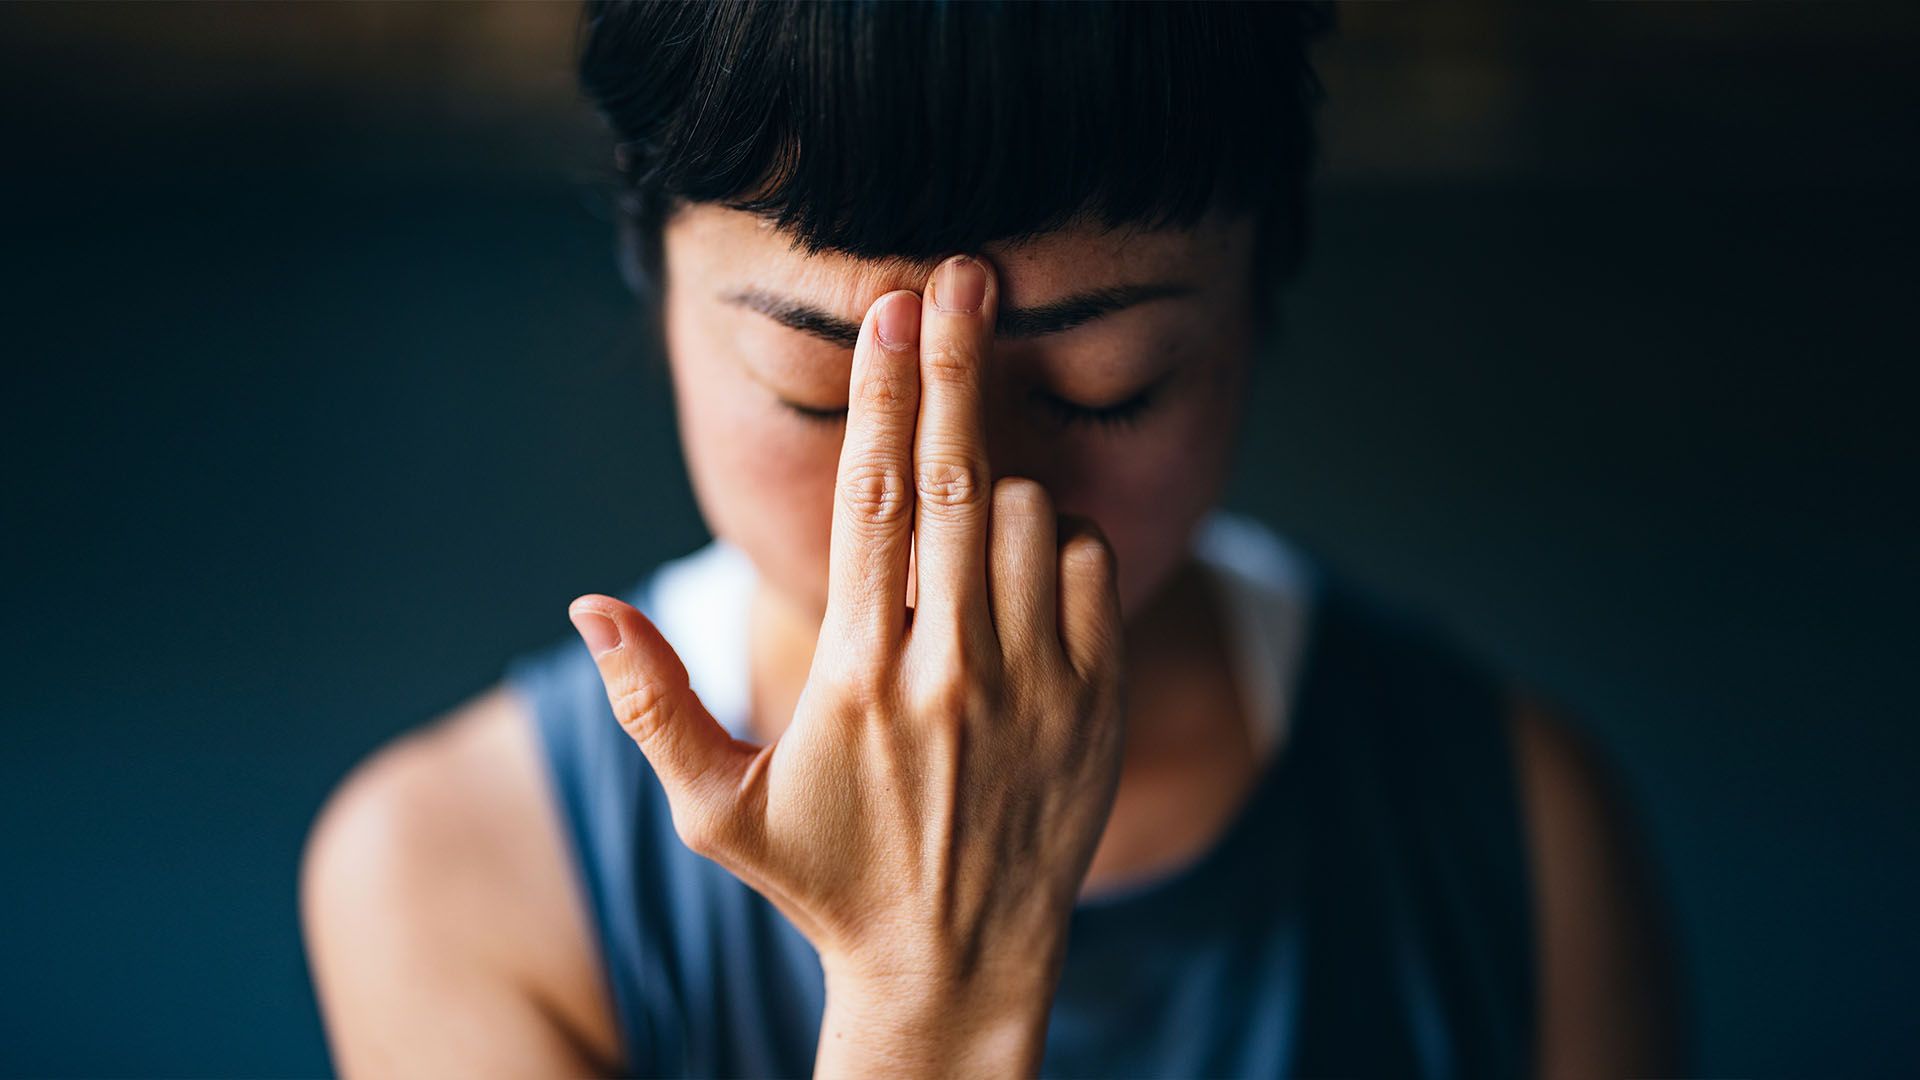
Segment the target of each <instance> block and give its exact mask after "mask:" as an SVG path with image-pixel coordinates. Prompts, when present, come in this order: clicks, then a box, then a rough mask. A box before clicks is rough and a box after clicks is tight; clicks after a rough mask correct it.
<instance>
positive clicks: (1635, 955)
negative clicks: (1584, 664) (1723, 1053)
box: [1513, 697, 1686, 1080]
mask: <svg viewBox="0 0 1920 1080" xmlns="http://www.w3.org/2000/svg"><path fill="white" fill-rule="evenodd" d="M1513 734H1514V740H1515V747H1516V750H1517V753H1518V761H1519V766H1520V773H1521V778H1522V784H1521V787H1522V797H1523V803H1524V805H1525V807H1526V818H1527V825H1528V836H1529V847H1530V854H1531V857H1532V860H1533V866H1534V887H1535V914H1536V921H1537V925H1538V927H1539V944H1540V953H1539V964H1538V969H1537V970H1538V973H1539V977H1540V985H1539V994H1540V997H1539V1002H1540V1057H1539V1060H1538V1073H1539V1075H1541V1076H1543V1077H1547V1078H1550V1080H1562V1078H1576V1077H1595V1078H1603V1077H1604V1078H1609V1080H1615V1078H1620V1077H1647V1076H1673V1075H1677V1074H1678V1073H1679V1072H1681V1071H1682V1070H1684V1068H1685V1065H1686V1062H1685V1061H1684V1060H1683V1055H1684V1034H1683V1032H1684V1022H1683V1020H1682V1017H1681V1008H1682V1002H1681V1001H1680V994H1679V986H1678V979H1677V975H1676V967H1677V966H1676V964H1675V962H1674V956H1673V947H1674V946H1673V943H1672V941H1671V940H1670V938H1669V936H1668V933H1667V930H1666V928H1665V925H1664V919H1663V912H1662V908H1661V900H1660V898H1659V895H1658V893H1657V891H1656V890H1655V889H1654V887H1653V880H1652V879H1653V875H1652V872H1651V869H1652V868H1651V865H1650V863H1649V862H1648V860H1649V858H1650V853H1649V852H1648V851H1647V850H1646V848H1645V845H1644V842H1643V841H1642V840H1641V838H1640V837H1639V836H1638V835H1637V834H1636V832H1635V829H1634V827H1633V824H1632V818H1631V814H1630V811H1629V808H1628V807H1627V805H1626V803H1625V801H1624V800H1623V799H1622V798H1621V796H1620V794H1619V793H1618V791H1617V790H1616V781H1614V779H1613V778H1612V777H1611V775H1610V774H1609V773H1608V771H1607V770H1606V768H1605V766H1604V761H1603V759H1602V758H1601V757H1600V755H1598V754H1597V753H1596V752H1595V751H1594V750H1593V749H1592V748H1591V747H1589V746H1587V745H1586V744H1585V743H1583V742H1582V741H1581V739H1580V738H1579V737H1578V736H1577V735H1576V734H1575V732H1574V731H1573V729H1572V728H1571V727H1570V726H1569V725H1568V724H1567V723H1566V722H1565V721H1564V720H1563V719H1562V718H1560V717H1558V716H1556V715H1555V714H1554V713H1553V711H1551V710H1550V709H1549V708H1548V707H1547V706H1546V705H1544V704H1543V703H1541V702H1540V701H1538V700H1536V699H1532V698H1526V697H1522V698H1520V699H1518V700H1517V701H1516V707H1515V709H1514V713H1513Z"/></svg>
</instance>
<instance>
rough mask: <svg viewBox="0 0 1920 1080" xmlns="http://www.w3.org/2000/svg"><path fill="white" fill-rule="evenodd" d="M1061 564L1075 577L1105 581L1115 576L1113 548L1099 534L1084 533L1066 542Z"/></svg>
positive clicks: (1061, 555) (1062, 551)
mask: <svg viewBox="0 0 1920 1080" xmlns="http://www.w3.org/2000/svg"><path fill="white" fill-rule="evenodd" d="M1060 562H1061V565H1062V566H1063V567H1065V568H1066V569H1067V570H1068V571H1069V572H1071V573H1073V574H1075V575H1079V576H1084V577H1087V578H1091V579H1093V580H1095V581H1105V580H1107V578H1109V577H1110V576H1112V574H1113V568H1114V556H1113V548H1112V546H1111V545H1109V544H1108V543H1107V540H1106V538H1105V537H1104V536H1102V535H1100V534H1099V533H1096V532H1083V533H1081V534H1080V535H1078V536H1075V537H1074V538H1073V539H1071V540H1068V541H1067V542H1066V544H1065V545H1064V546H1063V548H1062V550H1061V552H1060Z"/></svg>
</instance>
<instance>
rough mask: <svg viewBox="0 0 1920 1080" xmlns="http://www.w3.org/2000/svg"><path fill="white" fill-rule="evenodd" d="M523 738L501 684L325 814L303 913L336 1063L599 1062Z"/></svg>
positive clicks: (586, 966) (375, 761)
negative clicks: (452, 1054) (460, 1058)
mask: <svg viewBox="0 0 1920 1080" xmlns="http://www.w3.org/2000/svg"><path fill="white" fill-rule="evenodd" d="M535 739H536V736H535V733H534V731H533V725H532V723H531V722H530V717H529V715H528V708H527V705H526V704H525V703H524V702H523V701H521V700H520V699H519V698H518V697H517V696H516V695H515V694H514V693H512V692H511V691H510V690H508V689H506V688H505V687H496V688H493V689H491V690H489V691H488V692H486V693H484V694H481V695H479V696H477V697H475V698H473V699H472V700H470V701H468V702H467V703H465V704H463V705H462V706H460V707H459V708H457V709H455V710H453V711H451V712H449V713H447V714H446V715H444V716H441V717H438V718H436V719H434V720H433V721H431V722H429V723H427V724H424V725H422V726H420V727H418V728H416V729H413V730H411V731H408V732H406V733H404V734H402V735H399V736H397V737H396V738H394V739H393V740H391V741H390V742H388V743H387V744H386V745H384V746H382V747H380V748H379V749H378V750H376V751H374V752H373V753H372V754H370V755H368V757H367V758H365V759H364V760H362V761H361V762H360V763H359V764H358V765H356V766H355V767H354V768H353V769H352V771H350V772H349V773H348V774H347V776H346V777H345V778H344V779H343V780H342V781H341V782H340V784H339V785H338V786H337V787H336V788H335V789H334V791H333V792H332V793H331V794H330V795H329V797H328V799H327V800H326V803H325V804H324V805H323V807H322V808H321V810H320V813H319V814H318V815H317V817H316V818H315V820H314V823H313V825H312V827H311V829H310V831H309V833H308V836H307V840H306V844H305V848H304V851H303V853H302V858H301V876H300V907H301V921H302V925H303V929H304V931H305V934H306V938H307V943H308V953H309V957H310V960H311V963H312V966H313V973H314V980H315V985H316V987H317V989H318V990H319V992H320V996H321V1004H322V1009H323V1013H324V1015H325V1018H326V1021H327V1026H328V1033H329V1038H330V1041H331V1042H332V1044H333V1046H334V1052H335V1054H336V1059H337V1060H336V1064H337V1065H340V1066H342V1067H347V1068H351V1067H352V1066H356V1065H358V1066H382V1067H383V1068H382V1070H381V1071H384V1067H390V1066H392V1065H394V1064H397V1063H399V1062H401V1061H405V1062H409V1063H413V1064H417V1063H419V1062H420V1060H421V1057H422V1055H423V1054H424V1055H425V1056H426V1057H428V1058H431V1059H437V1058H438V1057H439V1055H440V1054H441V1053H443V1052H445V1050H446V1049H447V1048H455V1049H457V1048H459V1047H462V1046H465V1047H467V1048H468V1051H469V1052H479V1047H480V1046H481V1045H484V1046H485V1048H486V1049H485V1053H486V1054H488V1055H489V1056H491V1057H492V1058H493V1059H494V1061H496V1062H500V1061H507V1060H517V1061H519V1062H520V1063H522V1064H524V1065H527V1066H529V1067H534V1066H536V1065H537V1067H539V1068H548V1069H550V1068H553V1067H554V1066H555V1065H556V1063H559V1062H565V1061H569V1060H573V1061H576V1062H579V1061H585V1060H591V1059H593V1058H595V1057H598V1058H601V1059H603V1060H605V1059H608V1058H609V1051H611V1050H613V1046H612V1041H611V1030H610V1025H609V1024H608V1023H607V1022H606V1020H605V1017H604V1013H605V1006H604V1005H603V1004H602V1003H600V1002H598V1001H597V1000H595V999H594V998H593V997H592V995H593V993H594V992H595V990H596V987H597V983H596V981H595V975H594V969H593V967H592V965H593V964H594V963H595V962H596V961H595V958H594V956H593V954H592V951H591V946H590V938H589V934H590V930H589V924H588V921H587V916H586V914H585V912H584V911H583V910H582V909H581V908H580V906H579V900H578V899H577V897H576V896H575V893H574V888H573V884H572V881H571V879H570V876H569V868H568V866H567V864H566V862H565V858H566V849H565V846H564V844H565V841H564V837H563V834H562V827H561V825H560V823H559V820H558V816H557V813H556V811H555V809H554V807H553V800H552V799H551V797H550V796H549V794H548V792H547V790H546V786H545V785H546V779H545V776H544V775H543V772H542V769H541V761H540V753H539V748H538V746H537V744H536V742H535ZM456 1032H458V1036H457V1037H456ZM482 1032H484V1035H485V1038H484V1040H481V1041H479V1042H476V1041H475V1038H474V1037H475V1036H476V1035H479V1034H481V1033H482ZM342 1059H343V1060H342Z"/></svg>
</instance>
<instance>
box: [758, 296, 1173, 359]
mask: <svg viewBox="0 0 1920 1080" xmlns="http://www.w3.org/2000/svg"><path fill="white" fill-rule="evenodd" d="M1194 291H1195V290H1194V287H1193V286H1191V285H1188V284H1186V283H1184V282H1179V281H1155V282H1147V283H1144V284H1139V285H1113V286H1109V287H1107V288H1104V289H1094V290H1092V291H1090V292H1083V293H1075V294H1074V295H1072V296H1065V297H1062V298H1060V299H1058V300H1054V301H1051V302H1049V303H1045V304H1039V305H1036V306H1034V307H1027V308H1016V309H1012V310H1008V311H1002V312H1001V313H1000V316H999V318H998V319H996V320H995V321H994V333H995V334H996V335H997V336H999V337H1003V338H1037V337H1045V336H1046V335H1048V334H1058V333H1060V332H1062V331H1065V330H1071V329H1073V328H1074V327H1076V326H1079V325H1081V324H1083V323H1088V322H1092V321H1093V320H1095V319H1097V318H1099V317H1101V316H1102V315H1109V314H1112V313H1113V312H1116V311H1119V310H1121V309H1122V308H1129V307H1132V306H1134V305H1135V304H1144V303H1146V302H1147V301H1149V300H1159V299H1162V298H1164V297H1172V296H1189V295H1191V294H1192V293H1193V292H1194ZM720 299H721V300H722V301H723V302H725V303H728V304H732V305H734V306H736V307H743V308H746V309H747V310H749V311H757V312H759V313H760V314H762V315H765V316H766V317H767V318H769V319H772V320H773V321H774V322H777V323H779V324H780V325H782V326H786V327H790V328H792V329H794V330H798V331H800V332H801V333H803V334H811V335H813V336H814V337H817V338H819V339H821V340H822V341H826V342H830V343H832V344H834V345H838V346H840V347H841V348H843V349H851V348H853V347H854V345H855V344H856V343H857V342H858V341H859V340H860V323H859V321H858V320H854V319H843V318H841V317H840V316H838V315H835V314H833V313H832V312H830V311H826V310H824V309H822V308H818V307H815V306H813V305H812V304H808V303H804V302H802V301H799V300H795V299H794V298H792V297H790V296H782V295H780V294H779V293H773V292H768V291H767V290H765V289H739V290H735V291H733V292H728V293H723V294H722V295H721V297H720Z"/></svg>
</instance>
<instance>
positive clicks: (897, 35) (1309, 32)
mask: <svg viewBox="0 0 1920 1080" xmlns="http://www.w3.org/2000/svg"><path fill="white" fill-rule="evenodd" d="M1331 21H1332V16H1331V10H1330V8H1329V7H1328V6H1327V5H1325V4H1321V3H1300V2H1294V3H1286V2H1281V3H1224V2H1223V3H1165V4H1160V3H1124V2H1120V3H1094V2H1074V3H1067V2H1050V3H1007V2H994V0H978V2H928V3H918V2H898V0H892V2H889V0H880V2H875V0H838V2H824V3H804V2H776V3H755V2H712V3H686V2H679V0H673V2H660V0H587V3H586V5H585V8H584V10H583V12H582V22H581V26H580V40H579V52H578V57H579V80H580V86H581V89H582V90H583V91H584V92H585V93H586V94H587V96H588V97H589V98H590V99H591V100H592V102H593V104H594V106H595V107H596V108H597V110H598V111H599V113H600V115H601V118H602V119H603V120H604V121H605V122H606V123H607V125H608V126H609V127H610V128H611V129H612V131H613V133H614V135H615V137H616V138H617V139H618V145H617V149H616V155H615V157H616V161H617V163H618V166H619V171H620V180H619V192H620V194H619V198H618V201H617V206H616V213H617V218H618V220H619V223H620V236H621V243H620V250H621V255H622V259H621V262H622V269H623V272H624V273H625V275H626V278H627V280H628V282H629V283H630V284H631V285H632V286H633V287H634V289H635V291H636V292H638V293H639V294H640V295H641V296H642V297H643V299H647V300H650V301H657V300H658V296H657V286H658V283H659V280H660V274H661V271H662V266H661V262H662V255H661V245H660V233H661V229H662V228H663V227H664V225H665V224H666V222H667V221H668V220H670V218H671V216H672V214H673V212H674V211H675V210H676V209H678V208H679V207H680V206H683V205H686V204H692V203H720V204H722V205H726V206H730V207H733V208H735V209H741V210H746V211H750V212H752V213H755V214H758V215H760V216H762V217H764V218H767V219H769V220H772V221H774V222H776V223H777V224H778V225H779V226H780V227H781V228H782V229H783V230H785V231H787V232H789V233H790V234H791V235H792V236H793V237H794V238H795V242H796V243H797V244H798V245H800V246H802V247H803V248H804V249H805V250H807V251H808V252H810V253H817V252H821V251H833V252H840V253H845V254H849V255H853V256H857V257H861V258H867V259H906V260H926V259H932V258H936V257H938V256H940V255H944V254H946V253H948V252H952V251H964V250H977V249H979V248H980V247H981V246H983V245H985V244H987V243H989V242H997V241H1014V240H1019V239H1023V238H1026V237H1030V236H1034V235H1038V234H1041V233H1045V232H1048V231H1050V230H1052V229H1055V228H1058V227H1061V226H1063V225H1066V224H1069V223H1072V222H1074V221H1076V220H1083V219H1084V220H1094V221H1098V222H1099V223H1101V224H1104V225H1105V226H1107V227H1120V226H1125V225H1136V226H1142V227H1146V228H1155V227H1163V226H1169V225H1171V226H1190V225H1192V224H1194V223H1195V222H1196V221H1197V220H1198V219H1199V218H1200V217H1201V216H1202V215H1203V214H1205V213H1206V212H1207V211H1208V210H1209V209H1210V208H1214V207H1223V208H1228V209H1232V210H1239V211H1250V212H1252V213H1253V214H1254V215H1255V220H1256V221H1257V222H1258V225H1257V236H1256V244H1257V249H1256V250H1257V254H1256V266H1255V274H1256V283H1255V284H1256V287H1257V288H1259V289H1260V303H1261V304H1262V306H1263V307H1264V305H1265V303H1266V301H1267V300H1268V298H1269V297H1268V294H1269V293H1270V292H1271V290H1272V288H1273V287H1275V286H1277V284H1278V283H1279V282H1280V281H1281V280H1284V279H1285V278H1288V277H1290V276H1291V275H1292V273H1293V272H1294V270H1295V269H1296V267H1297V266H1298V263H1299V261H1300V258H1301V255H1302V253H1303V252H1304V249H1305V246H1306V235H1307V210H1306V195H1307V178H1308V175H1309V173H1310V172H1311V165H1312V159H1313V157H1314V151H1315V143H1316V140H1315V137H1314V130H1313V113H1314V111H1315V110H1314V106H1315V105H1317V104H1318V102H1319V100H1320V98H1321V96H1322V92H1321V87H1320V83H1319V80H1318V78H1317V77H1316V75H1315V73H1314V71H1313V68H1312V65H1311V62H1310V59H1309V56H1308V50H1309V47H1310V45H1311V44H1312V42H1313V40H1314V39H1315V38H1317V37H1318V36H1319V35H1320V34H1321V33H1323V32H1324V31H1325V30H1326V28H1327V27H1328V26H1329V25H1330V24H1331Z"/></svg>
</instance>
